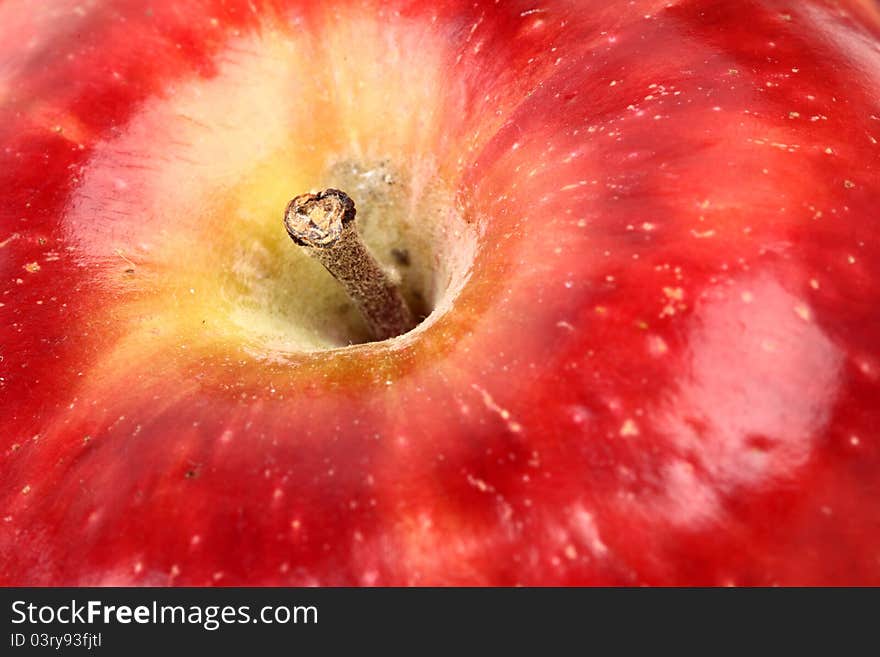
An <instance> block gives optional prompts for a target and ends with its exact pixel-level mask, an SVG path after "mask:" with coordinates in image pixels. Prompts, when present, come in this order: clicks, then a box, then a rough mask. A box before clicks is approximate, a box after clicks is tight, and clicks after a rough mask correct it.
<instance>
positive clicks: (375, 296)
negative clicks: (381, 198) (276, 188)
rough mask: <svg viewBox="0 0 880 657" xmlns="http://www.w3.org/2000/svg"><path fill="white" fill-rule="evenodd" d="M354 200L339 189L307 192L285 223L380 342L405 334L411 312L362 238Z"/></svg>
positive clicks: (294, 202) (289, 209) (289, 206)
mask: <svg viewBox="0 0 880 657" xmlns="http://www.w3.org/2000/svg"><path fill="white" fill-rule="evenodd" d="M354 219H355V207H354V201H352V200H351V198H349V196H348V195H347V194H345V193H344V192H341V191H339V190H338V189H326V190H324V191H323V192H320V193H318V194H302V195H300V196H297V197H296V198H294V199H293V200H292V201H291V202H290V203H288V204H287V209H286V210H285V211H284V227H285V228H286V229H287V234H288V235H290V239H292V240H293V241H294V242H295V243H296V244H298V245H299V246H301V247H302V248H303V250H305V252H306V253H308V254H309V255H310V256H311V257H313V258H315V259H316V260H318V262H320V263H321V264H322V265H324V267H325V268H326V269H327V271H329V272H330V273H331V274H332V275H333V277H334V278H335V279H336V280H337V281H339V282H340V283H342V286H343V287H344V288H345V291H346V292H347V293H348V296H349V298H350V299H351V300H352V301H353V302H354V304H355V306H357V308H358V310H360V312H361V314H362V315H363V317H364V319H365V320H366V322H367V325H368V327H369V329H370V331H371V333H372V334H373V338H374V339H375V340H387V339H388V338H393V337H395V336H398V335H401V334H402V333H406V332H407V331H409V330H410V329H411V328H413V326H415V321H414V320H413V315H412V312H411V311H410V309H409V306H407V304H406V300H404V298H403V295H402V294H401V293H400V290H399V289H398V287H397V286H396V285H395V284H394V283H393V282H392V281H391V280H390V279H389V277H388V275H387V274H386V273H385V271H384V270H383V269H382V267H381V266H380V265H379V263H378V262H376V259H375V258H374V257H373V256H372V254H371V253H370V252H369V250H368V249H367V247H366V245H365V244H364V243H363V241H362V240H361V238H360V235H359V234H358V231H357V226H356V225H355V221H354Z"/></svg>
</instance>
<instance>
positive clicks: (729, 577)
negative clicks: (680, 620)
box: [0, 0, 880, 585]
mask: <svg viewBox="0 0 880 657" xmlns="http://www.w3.org/2000/svg"><path fill="white" fill-rule="evenodd" d="M0 36H2V38H0V145H2V154H0V157H2V161H0V179H2V185H0V194H2V204H0V229H2V233H0V269H2V283H0V303H2V308H0V318H2V321H0V354H2V361H0V377H2V379H0V400H2V427H3V428H2V436H0V454H2V462H0V583H2V584H19V585H23V584H30V585H45V584H77V585H80V584H82V585H85V584H128V585H147V584H157V585H177V584H180V585H202V584H218V585H236V584H252V585H263V584H291V585H301V584H320V585H336V584H346V585H352V584H364V585H385V584H414V585H422V584H444V585H445V584H493V585H508V584H526V585H536V584H540V585H543V584H712V585H720V584H738V585H751V584H759V585H767V584H832V583H850V584H875V585H877V584H880V443H878V440H880V311H878V307H880V233H878V230H880V224H878V219H880V215H878V212H880V146H878V140H880V91H878V90H880V10H878V6H877V4H876V3H875V2H872V1H870V0H861V1H859V0H838V1H832V0H801V1H799V2H791V3H780V2H775V1H773V0H750V1H744V0H689V1H687V0H686V1H680V2H676V1H674V0H672V1H670V0H638V1H633V2H605V1H602V2H600V1H598V0H577V1H567V2H566V1H559V2H549V1H548V2H544V3H536V2H522V1H519V0H511V1H507V2H490V1H488V0H480V1H476V2H475V1H474V0H467V1H465V0H461V1H459V0H436V1H435V0H431V1H427V0H398V1H393V2H386V1H380V0H359V1H357V2H355V1H343V0H341V1H338V2H318V1H317V0H315V1H313V2H309V1H306V0H303V1H299V2H297V1H294V0H291V1H289V2H288V1H282V0H274V1H272V0H249V1H246V0H240V1H238V0H227V1H225V2H221V1H220V0H216V1H215V0H199V1H193V2H186V3H181V2H175V1H173V0H156V1H154V2H151V3H142V2H139V1H137V0H107V1H103V2H101V1H95V2H88V1H85V2H72V1H71V2H68V1H67V0H56V1H53V2H46V3H39V4H37V5H33V4H30V3H26V2H23V1H18V2H14V1H7V2H5V3H3V4H2V5H0ZM325 187H337V188H339V189H343V190H345V191H346V192H347V193H348V194H349V195H350V196H351V197H352V198H354V200H355V202H356V204H357V208H358V223H359V225H360V230H361V231H362V233H363V237H364V239H365V241H366V243H367V244H368V246H369V247H370V248H371V250H372V251H373V253H374V255H375V256H376V257H377V258H378V260H379V261H380V262H381V263H382V264H383V265H384V266H386V267H388V268H389V269H393V270H394V275H395V276H398V277H399V279H400V281H401V286H402V289H403V291H404V293H405V296H406V297H407V298H408V300H409V302H410V304H411V305H412V306H413V307H414V308H415V309H416V311H417V312H420V313H421V314H422V315H428V316H427V319H425V320H424V321H423V322H422V323H421V324H420V325H419V326H418V327H417V328H416V329H414V330H413V331H411V332H409V333H407V334H405V335H402V336H399V337H397V338H393V339H390V340H387V341H383V342H372V343H370V342H366V339H367V334H366V329H365V324H364V320H363V318H361V317H360V316H359V315H358V313H357V312H356V311H355V310H354V308H353V306H352V304H351V303H350V302H349V301H348V300H347V298H346V297H345V296H344V294H343V292H342V290H341V288H340V286H339V285H337V284H336V282H335V281H334V280H333V278H332V277H330V276H329V275H328V274H327V272H326V271H324V270H323V269H322V268H321V266H320V265H319V264H318V263H317V262H315V261H313V260H311V259H309V258H308V256H307V255H306V254H305V253H303V252H302V251H301V250H300V249H298V247H296V246H295V245H294V244H293V243H292V242H291V241H290V239H288V236H287V235H286V234H285V231H284V227H283V225H282V221H281V220H282V213H283V211H284V208H285V206H286V204H287V202H288V201H289V200H290V199H291V198H292V197H293V196H295V195H297V194H301V193H303V192H307V191H309V190H317V189H321V188H325Z"/></svg>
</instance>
